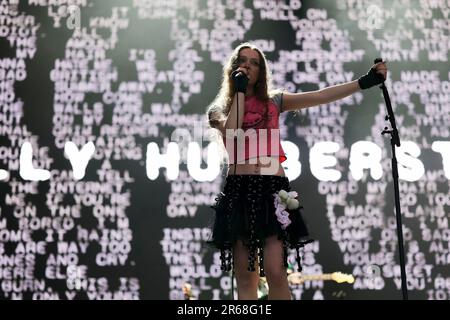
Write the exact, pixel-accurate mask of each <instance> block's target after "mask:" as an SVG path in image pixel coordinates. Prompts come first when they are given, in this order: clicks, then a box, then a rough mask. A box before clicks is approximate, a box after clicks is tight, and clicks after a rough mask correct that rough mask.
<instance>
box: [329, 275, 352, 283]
mask: <svg viewBox="0 0 450 320" xmlns="http://www.w3.org/2000/svg"><path fill="white" fill-rule="evenodd" d="M331 278H332V279H333V280H334V281H336V282H337V283H342V282H348V283H353V282H355V278H353V275H351V274H345V273H342V272H333V273H332V274H331Z"/></svg>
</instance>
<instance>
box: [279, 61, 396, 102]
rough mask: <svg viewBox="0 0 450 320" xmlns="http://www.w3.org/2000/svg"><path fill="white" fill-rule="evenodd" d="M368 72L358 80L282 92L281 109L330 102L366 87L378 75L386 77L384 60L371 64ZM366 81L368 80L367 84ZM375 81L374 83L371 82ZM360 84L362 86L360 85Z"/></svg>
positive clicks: (377, 80) (376, 80)
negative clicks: (322, 87)
mask: <svg viewBox="0 0 450 320" xmlns="http://www.w3.org/2000/svg"><path fill="white" fill-rule="evenodd" d="M371 69H374V71H369V73H368V74H367V75H365V76H363V77H361V78H360V79H358V80H353V81H350V82H346V83H342V84H338V85H335V86H331V87H327V88H324V89H321V90H316V91H310V92H301V93H287V92H286V93H284V94H283V111H291V110H299V109H303V108H308V107H313V106H317V105H320V104H326V103H330V102H333V101H336V100H339V99H342V98H345V97H347V96H349V95H351V94H353V93H355V92H356V91H359V90H361V88H363V89H366V88H368V87H369V86H372V85H375V84H376V83H375V82H380V81H379V79H380V78H378V79H377V78H376V77H377V76H378V77H379V75H381V76H383V79H384V80H385V79H386V75H387V67H386V64H385V62H379V63H377V64H375V65H373V66H372V68H371ZM366 82H369V83H368V85H369V86H367V84H366ZM373 83H375V84H373ZM361 85H362V87H361Z"/></svg>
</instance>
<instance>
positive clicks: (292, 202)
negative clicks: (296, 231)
mask: <svg viewBox="0 0 450 320" xmlns="http://www.w3.org/2000/svg"><path fill="white" fill-rule="evenodd" d="M297 196H298V194H297V192H295V191H291V192H287V191H286V190H283V189H281V190H280V191H278V194H277V193H274V194H273V197H274V205H275V215H276V216H277V220H278V222H279V223H280V224H281V228H282V229H283V230H285V229H286V228H287V227H288V226H289V225H290V224H291V222H292V221H291V219H289V212H287V211H286V208H287V209H288V210H294V209H297V208H298V207H299V202H298V200H297V199H295V198H296V197H297Z"/></svg>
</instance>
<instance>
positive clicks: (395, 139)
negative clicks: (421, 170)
mask: <svg viewBox="0 0 450 320" xmlns="http://www.w3.org/2000/svg"><path fill="white" fill-rule="evenodd" d="M381 61H382V60H381V59H379V58H378V59H376V60H375V63H378V62H381ZM379 88H380V89H381V91H382V92H383V97H384V101H385V103H386V108H387V112H388V115H387V116H386V117H385V120H389V122H390V124H391V128H392V129H391V130H389V129H388V127H385V128H384V130H383V131H382V132H381V134H382V135H385V134H390V135H391V148H392V177H393V179H394V195H395V214H396V221H397V237H398V253H399V255H400V271H401V280H402V294H403V300H408V288H407V284H406V271H405V249H404V247H403V228H402V214H401V210H400V192H399V186H398V167H397V158H396V156H395V146H397V147H400V137H399V135H398V130H397V126H396V124H395V117H394V112H393V111H392V106H391V99H390V98H389V93H388V91H387V88H386V86H385V85H384V81H383V82H382V83H381V85H380V86H379Z"/></svg>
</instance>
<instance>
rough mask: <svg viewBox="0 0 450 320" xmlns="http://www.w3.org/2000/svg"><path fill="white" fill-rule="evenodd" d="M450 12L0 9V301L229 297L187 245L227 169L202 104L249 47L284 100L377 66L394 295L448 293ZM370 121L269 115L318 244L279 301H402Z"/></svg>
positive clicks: (256, 5) (370, 116) (380, 4)
mask: <svg viewBox="0 0 450 320" xmlns="http://www.w3.org/2000/svg"><path fill="white" fill-rule="evenodd" d="M449 14H450V4H449V3H448V2H447V1H431V0H429V1H426V0H423V1H406V0H402V1H373V0H371V1H363V0H361V1H355V0H336V1H299V0H292V1H288V0H286V1H267V0H266V1H256V0H255V1H253V2H251V1H193V0H192V1H184V0H183V1H181V0H180V1H150V0H147V1H145V0H134V1H110V0H109V1H88V0H85V1H83V0H79V1H76V0H74V1H68V0H67V1H64V0H54V1H51V0H36V1H31V0H29V1H20V2H19V1H18V0H14V1H13V0H11V1H0V106H1V112H0V137H1V143H0V180H1V182H0V190H1V196H0V202H1V211H0V298H2V299H183V298H184V295H183V291H182V288H183V285H184V284H186V283H189V284H190V285H191V286H192V295H193V297H194V298H195V299H230V297H231V294H230V289H231V278H230V274H229V273H224V272H222V271H221V270H220V263H219V262H220V261H219V254H218V253H217V252H215V251H214V250H212V249H211V248H210V247H208V245H207V244H206V243H205V241H206V240H207V239H208V237H209V226H210V225H211V222H212V218H213V216H212V213H213V212H212V210H211V208H210V207H209V206H210V205H212V204H213V203H214V199H215V197H216V195H217V194H218V193H219V192H220V190H221V188H222V186H223V182H224V178H225V174H226V170H225V168H224V167H223V165H222V166H220V165H219V160H220V158H221V152H220V148H217V145H216V144H215V142H212V141H211V139H210V132H209V131H208V130H207V129H208V128H207V127H206V124H205V110H206V108H207V106H208V104H210V103H211V102H212V100H213V99H214V97H215V96H216V94H217V92H218V90H219V86H220V82H221V72H222V66H223V63H224V62H225V59H226V57H227V56H228V55H229V53H230V52H231V51H232V49H233V48H234V47H235V46H237V45H238V44H239V43H241V42H245V41H251V42H253V43H255V44H257V45H258V46H259V47H260V48H261V49H262V50H263V51H264V52H265V53H266V56H267V59H268V61H269V66H270V68H271V71H272V74H273V81H274V85H275V87H277V88H284V90H286V91H289V92H303V91H310V90H317V89H320V88H324V87H327V86H330V85H334V84H338V83H342V82H346V81H350V80H353V79H357V78H358V77H359V76H361V75H362V74H364V73H366V72H367V70H368V69H369V68H370V66H371V65H372V64H373V60H374V59H375V58H377V57H382V58H383V59H385V60H387V61H388V66H389V69H390V71H389V75H388V79H387V81H386V85H387V88H388V90H389V92H390V95H391V100H392V104H393V108H394V112H395V114H396V120H397V125H398V128H399V132H400V138H401V141H402V145H401V147H400V148H397V154H398V161H399V171H400V172H399V175H400V196H401V209H402V213H403V222H404V238H405V251H406V261H407V266H406V271H407V274H408V288H409V290H410V291H409V294H410V297H411V298H415V299H449V298H450V272H449V263H450V252H449V243H450V229H449V227H448V218H449V212H450V210H449V208H450V193H449V181H450V131H449V130H450V129H449V128H450V90H449V89H450V83H449V76H450V72H449V61H448V57H449V46H450V45H449V44H450V41H449V28H450V19H449ZM385 115H386V111H385V105H384V100H383V97H382V95H381V91H380V90H379V89H378V88H376V87H375V88H372V89H371V90H368V91H364V92H358V93H356V94H354V95H352V96H350V97H347V98H345V99H342V100H339V101H336V102H334V103H330V104H327V105H322V106H320V107H314V108H309V109H305V110H302V111H300V112H297V113H296V112H283V113H282V114H281V118H280V129H281V136H282V144H283V148H284V150H285V151H286V154H287V158H288V160H287V161H286V162H284V163H283V165H284V167H285V170H286V174H287V176H288V177H289V179H290V180H291V183H292V187H293V189H294V190H296V191H298V193H299V199H300V200H301V201H302V205H303V206H304V208H305V218H306V219H307V221H308V224H309V227H310V230H311V234H312V236H313V237H314V238H315V239H316V241H315V242H314V243H313V244H311V245H309V246H308V247H307V248H305V250H304V253H303V258H304V259H303V260H304V271H303V275H304V276H310V279H309V280H305V281H304V282H303V283H300V284H297V283H292V284H291V289H292V295H293V297H294V298H295V299H400V298H401V291H400V286H401V282H400V268H399V262H398V261H399V258H398V249H397V241H396V239H397V236H396V225H395V212H394V200H393V199H394V196H393V183H392V175H391V169H390V166H391V165H390V162H391V159H390V158H391V150H390V143H389V138H388V137H383V136H382V135H381V131H382V130H383V129H384V127H385V126H386V125H387V122H386V121H385V119H384V117H385ZM291 261H292V263H293V264H295V263H294V262H295V259H294V256H292V259H291ZM335 272H341V273H342V275H341V276H344V279H342V278H336V275H338V274H337V273H335ZM345 276H347V277H345ZM350 276H353V278H354V282H352V283H349V282H347V281H344V282H342V283H340V282H341V281H340V280H349V278H350Z"/></svg>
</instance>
